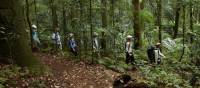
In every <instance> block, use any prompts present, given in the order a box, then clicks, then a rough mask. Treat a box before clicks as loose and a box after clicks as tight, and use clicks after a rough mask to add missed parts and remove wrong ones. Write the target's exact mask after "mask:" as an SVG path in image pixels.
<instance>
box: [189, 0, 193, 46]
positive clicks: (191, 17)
mask: <svg viewBox="0 0 200 88" xmlns="http://www.w3.org/2000/svg"><path fill="white" fill-rule="evenodd" d="M192 1H193V0H190V7H189V8H190V11H189V12H190V31H191V32H193V5H192ZM190 42H191V43H192V42H193V38H192V36H191V37H190Z"/></svg>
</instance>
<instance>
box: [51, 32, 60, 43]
mask: <svg viewBox="0 0 200 88" xmlns="http://www.w3.org/2000/svg"><path fill="white" fill-rule="evenodd" d="M56 33H57V34H56ZM56 33H53V34H52V36H51V38H52V39H53V42H54V43H57V44H61V37H60V35H59V33H58V32H56Z"/></svg>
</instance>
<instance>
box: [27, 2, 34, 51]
mask: <svg viewBox="0 0 200 88" xmlns="http://www.w3.org/2000/svg"><path fill="white" fill-rule="evenodd" d="M29 13H30V11H29V2H28V0H26V20H27V22H28V27H29V30H30V34H29V35H30V40H31V49H33V37H32V27H31V20H30V14H29Z"/></svg>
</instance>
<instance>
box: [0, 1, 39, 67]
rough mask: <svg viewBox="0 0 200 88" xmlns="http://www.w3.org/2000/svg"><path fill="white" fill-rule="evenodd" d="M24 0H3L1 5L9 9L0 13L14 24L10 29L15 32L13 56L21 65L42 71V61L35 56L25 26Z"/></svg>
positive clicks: (9, 23) (10, 23) (9, 22)
mask: <svg viewBox="0 0 200 88" xmlns="http://www.w3.org/2000/svg"><path fill="white" fill-rule="evenodd" d="M22 3H23V1H22V0H1V3H0V7H2V6H3V7H4V8H5V10H7V11H0V14H1V15H3V17H5V18H6V20H8V25H9V26H12V27H10V28H9V29H8V30H12V31H13V32H14V36H15V37H14V40H13V41H11V42H13V52H12V53H13V57H14V59H15V61H16V63H17V64H18V65H20V66H24V67H28V68H29V69H31V71H41V66H42V65H41V63H40V62H39V60H37V59H36V57H35V56H33V54H32V52H31V48H30V46H29V44H30V42H29V41H28V33H27V31H26V28H25V21H24V17H25V16H24V12H23V11H24V9H23V4H22Z"/></svg>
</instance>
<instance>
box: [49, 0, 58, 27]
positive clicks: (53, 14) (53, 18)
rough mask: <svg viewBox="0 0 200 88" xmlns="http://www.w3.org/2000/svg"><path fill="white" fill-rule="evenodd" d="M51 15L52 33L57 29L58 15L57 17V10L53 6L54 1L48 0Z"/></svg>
mask: <svg viewBox="0 0 200 88" xmlns="http://www.w3.org/2000/svg"><path fill="white" fill-rule="evenodd" d="M49 4H50V8H51V13H52V20H53V21H52V31H55V29H56V28H58V15H57V8H56V5H55V0H50V2H49Z"/></svg>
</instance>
